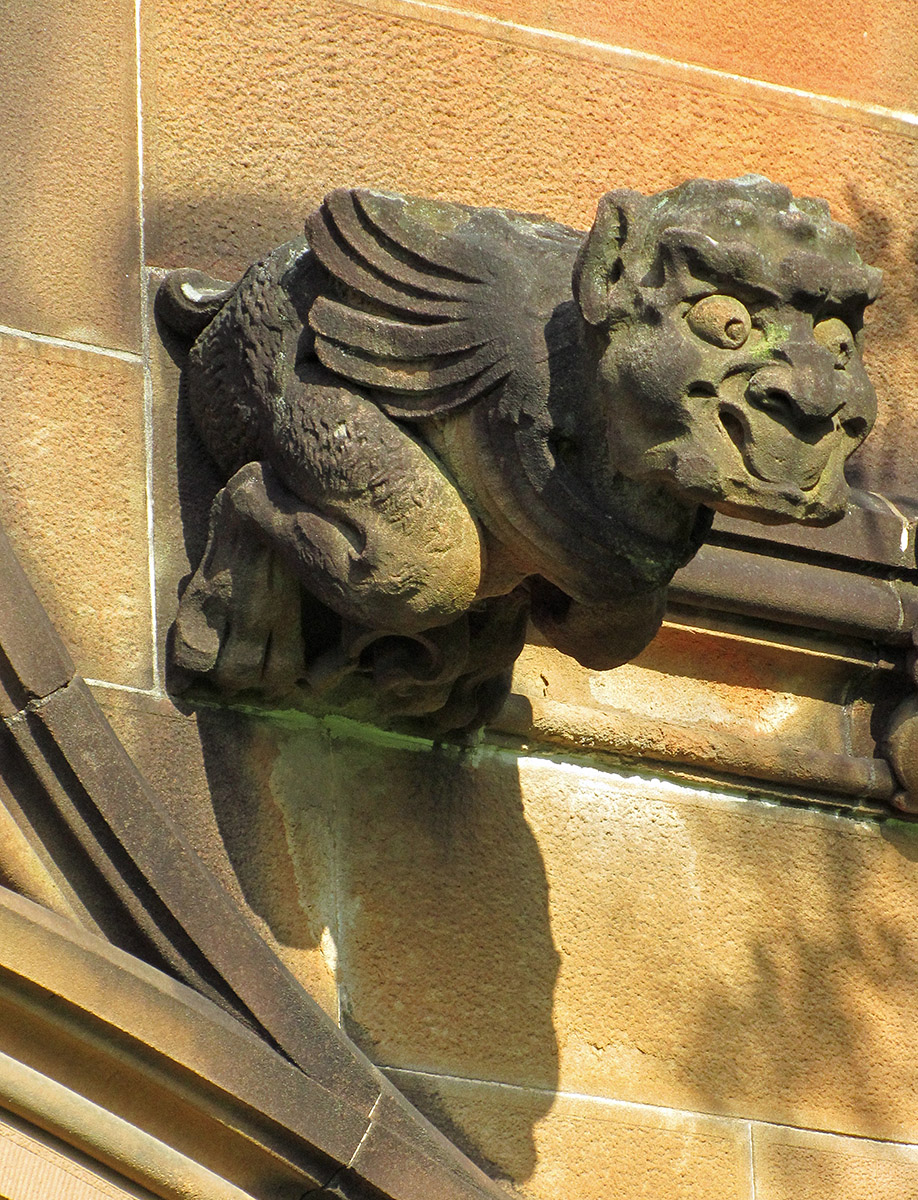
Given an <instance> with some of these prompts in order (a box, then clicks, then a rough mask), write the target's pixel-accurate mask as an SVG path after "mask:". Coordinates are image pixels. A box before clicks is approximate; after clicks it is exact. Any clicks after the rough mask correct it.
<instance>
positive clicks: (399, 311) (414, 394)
mask: <svg viewBox="0 0 918 1200" xmlns="http://www.w3.org/2000/svg"><path fill="white" fill-rule="evenodd" d="M306 234H307V237H308V239H309V244H310V247H311V249H312V251H313V253H314V254H315V256H316V258H317V259H318V260H319V262H320V263H321V264H322V266H323V267H324V269H325V271H326V272H327V275H328V280H329V283H328V288H327V289H326V290H325V291H323V293H322V294H320V295H319V296H318V297H317V299H316V300H315V302H314V303H313V305H312V308H311V310H310V313H309V325H310V328H311V329H312V331H313V333H314V334H315V339H316V340H315V352H316V356H317V357H318V359H319V361H320V362H321V363H322V364H323V365H324V366H326V367H327V368H328V369H329V370H331V371H334V372H335V373H336V374H338V375H340V376H342V377H343V378H345V379H348V380H350V381H351V382H353V383H356V384H359V385H360V386H362V387H365V388H370V389H372V391H373V393H374V399H375V400H376V402H377V403H378V404H379V406H380V407H381V408H382V409H383V410H384V411H385V412H387V413H388V414H389V415H390V416H394V417H399V418H402V419H412V418H414V419H418V418H422V417H432V416H439V415H442V414H444V413H447V412H451V411H454V410H455V409H457V408H459V407H461V406H463V405H466V404H470V403H473V402H474V401H476V400H478V399H481V398H482V397H483V396H485V395H487V394H488V393H489V392H491V391H492V390H493V389H494V388H496V387H498V386H499V385H501V384H502V383H504V382H505V381H506V380H507V379H508V378H509V377H510V376H512V375H513V373H514V372H515V371H516V370H518V369H519V370H521V371H531V361H532V352H533V345H532V339H533V338H536V339H538V338H543V337H544V327H545V323H546V321H547V320H548V318H549V317H550V315H551V312H552V309H553V307H554V304H555V303H556V302H557V297H556V296H554V295H551V296H549V295H546V294H543V293H544V290H545V289H544V282H543V281H544V279H545V272H544V271H533V269H532V263H533V248H535V249H536V250H539V249H541V250H543V251H547V252H549V253H552V254H554V255H558V253H559V252H560V254H561V256H562V270H561V272H560V279H561V281H562V283H564V282H566V280H567V279H569V268H568V263H569V261H570V260H572V259H573V256H574V254H575V253H576V250H577V247H578V246H579V243H580V235H578V234H576V233H575V232H574V231H573V230H569V229H566V227H564V226H557V225H554V224H551V223H548V222H545V221H544V219H539V218H533V219H529V218H525V217H520V216H519V215H518V214H515V213H512V214H511V213H506V212H504V211H502V210H499V209H471V208H465V207H464V206H463V205H459V204H446V203H438V202H435V201H429V200H412V199H408V198H405V197H402V196H395V195H389V194H387V193H382V192H371V191H367V190H356V189H355V190H348V189H339V190H337V191H334V192H331V193H330V194H329V195H328V196H327V197H326V199H325V201H324V203H323V204H322V206H321V208H319V209H318V210H317V212H315V213H314V214H312V216H310V218H309V220H308V221H307V223H306ZM552 276H553V277H554V278H558V272H554V273H552Z"/></svg>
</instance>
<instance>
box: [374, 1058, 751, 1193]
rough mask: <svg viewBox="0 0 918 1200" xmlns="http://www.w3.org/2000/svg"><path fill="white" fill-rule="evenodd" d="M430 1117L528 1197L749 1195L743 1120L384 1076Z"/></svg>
mask: <svg viewBox="0 0 918 1200" xmlns="http://www.w3.org/2000/svg"><path fill="white" fill-rule="evenodd" d="M392 1077H393V1080H394V1082H395V1083H396V1084H397V1085H398V1086H399V1087H400V1088H402V1089H403V1090H404V1091H405V1093H406V1094H407V1095H408V1096H409V1097H410V1099H411V1100H412V1101H413V1102H414V1103H415V1104H417V1105H418V1106H419V1107H420V1108H421V1110H422V1111H423V1112H425V1113H426V1114H427V1115H428V1116H429V1117H430V1118H431V1119H432V1120H434V1121H436V1122H438V1123H439V1124H440V1126H441V1128H443V1129H444V1130H445V1131H446V1132H447V1133H448V1134H449V1135H450V1136H451V1137H453V1138H454V1139H455V1140H456V1141H457V1142H458V1143H459V1145H461V1146H463V1148H464V1149H465V1150H466V1151H467V1153H469V1154H471V1155H472V1157H473V1158H475V1159H477V1160H478V1161H479V1162H480V1163H481V1164H482V1165H483V1166H485V1168H486V1169H487V1170H488V1171H489V1172H490V1173H491V1174H492V1175H494V1176H496V1177H497V1178H499V1179H500V1178H503V1179H506V1180H507V1181H509V1182H512V1183H514V1184H516V1185H517V1186H518V1187H519V1188H520V1191H521V1193H522V1194H523V1195H525V1196H526V1197H528V1198H530V1200H556V1198H557V1197H561V1196H564V1197H576V1200H610V1197H614V1198H615V1200H639V1198H641V1200H643V1198H644V1197H652V1198H653V1200H748V1198H749V1196H750V1195H751V1178H750V1166H751V1164H750V1155H749V1133H748V1126H747V1125H746V1123H745V1122H741V1121H735V1122H734V1121H724V1120H718V1119H717V1118H712V1117H700V1116H697V1115H695V1114H692V1113H672V1112H666V1111H665V1110H654V1109H647V1108H641V1107H638V1106H635V1105H630V1104H604V1103H603V1102H601V1101H591V1100H586V1099H581V1098H573V1097H570V1096H560V1097H558V1098H557V1099H556V1100H555V1101H554V1103H553V1104H552V1105H551V1107H550V1110H549V1111H547V1112H546V1104H545V1100H544V1097H542V1096H539V1095H537V1094H535V1093H532V1092H528V1091H526V1090H525V1089H522V1088H507V1087H498V1086H496V1085H493V1084H476V1083H468V1082H464V1081H460V1080H452V1079H440V1078H436V1077H434V1076H429V1075H413V1074H410V1073H408V1072H403V1071H395V1072H393V1073H392Z"/></svg>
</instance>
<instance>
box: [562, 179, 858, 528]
mask: <svg viewBox="0 0 918 1200" xmlns="http://www.w3.org/2000/svg"><path fill="white" fill-rule="evenodd" d="M879 282H880V273H879V272H878V271H876V270H874V269H873V268H871V267H868V266H865V265H864V263H863V262H862V261H861V259H860V258H859V256H858V254H857V251H856V250H855V247H854V241H853V238H852V236H851V233H850V231H849V230H848V229H847V228H846V227H845V226H844V225H840V224H837V223H836V222H834V221H832V220H831V218H830V216H829V210H828V207H827V205H826V204H825V203H824V201H821V200H812V199H794V198H793V196H792V195H791V193H790V192H789V191H788V190H787V188H784V187H781V186H779V185H776V184H773V183H769V182H768V180H766V179H763V178H761V177H759V176H746V177H744V178H742V179H734V180H725V181H719V182H713V181H710V180H694V181H692V182H690V183H686V184H683V185H682V186H681V187H678V188H674V189H672V190H671V191H668V192H662V193H660V194H658V195H655V196H649V197H648V196H642V195H640V194H638V193H636V192H632V191H626V190H619V191H614V192H610V193H608V195H606V196H605V197H604V198H603V199H602V201H601V202H600V205H599V211H598V213H597V217H596V221H595V223H594V225H593V228H592V230H591V231H590V234H589V236H588V238H587V240H586V242H585V243H584V246H583V249H582V250H581V253H580V256H579V258H578V261H577V265H576V267H575V270H574V290H575V294H576V297H577V300H578V303H579V305H580V310H581V312H582V314H583V317H584V319H585V321H586V323H587V344H588V349H589V350H590V352H591V355H592V361H591V363H590V366H589V370H590V381H589V387H590V388H591V389H592V392H593V396H594V399H595V400H596V401H597V402H598V403H599V404H601V405H602V407H603V410H604V411H605V412H607V413H608V422H607V428H608V438H609V453H610V458H611V461H612V462H613V464H614V466H615V468H616V469H617V470H619V471H620V472H621V473H622V474H623V475H625V476H627V477H629V478H632V479H636V480H645V481H648V482H653V483H657V484H662V485H663V486H665V487H666V488H668V489H671V490H673V491H675V492H676V493H677V494H679V495H680V496H682V497H684V498H685V499H686V500H687V501H689V502H692V503H701V504H705V505H708V506H710V507H711V508H714V509H717V510H719V511H720V512H724V513H727V514H730V515H733V516H739V517H746V518H750V519H753V520H758V521H764V522H769V523H779V522H783V521H802V522H805V523H807V524H817V525H821V524H828V523H830V522H831V521H834V520H837V519H838V518H839V517H840V516H841V515H842V514H843V513H844V511H845V503H846V498H847V484H846V482H845V477H844V463H845V460H846V459H847V458H848V457H849V455H850V454H852V453H853V451H854V450H855V449H856V448H857V447H858V446H859V445H860V443H861V442H862V441H863V439H864V438H865V437H866V436H867V434H868V432H869V431H870V429H871V427H872V425H873V422H874V419H875V416H876V397H875V394H874V390H873V387H872V385H871V383H870V381H869V379H868V378H867V374H866V372H865V370H864V367H863V364H862V362H861V330H862V325H863V316H864V310H865V308H866V307H867V305H868V304H870V303H871V302H872V301H873V300H874V299H875V298H876V295H877V291H878V288H879Z"/></svg>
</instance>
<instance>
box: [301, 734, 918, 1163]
mask: <svg viewBox="0 0 918 1200" xmlns="http://www.w3.org/2000/svg"><path fill="white" fill-rule="evenodd" d="M328 754H329V759H328V762H327V764H326V765H325V769H324V773H323V777H324V779H325V780H326V781H327V783H326V785H325V786H326V787H327V788H329V789H332V788H333V789H334V792H335V795H336V796H337V797H338V803H339V804H340V805H341V811H342V814H343V820H344V821H345V824H344V826H343V828H342V833H341V842H340V845H341V847H342V851H341V853H342V860H343V863H344V870H343V873H342V878H341V885H340V886H341V893H340V895H341V901H340V903H341V913H342V922H343V925H342V938H341V942H340V944H339V961H340V963H341V973H342V974H341V978H342V981H343V984H344V987H345V997H344V1001H345V1015H346V1021H347V1028H348V1029H349V1030H350V1031H351V1032H352V1033H353V1034H354V1036H356V1037H357V1038H358V1040H359V1041H360V1043H361V1044H362V1045H363V1046H364V1047H366V1048H367V1049H368V1050H369V1051H370V1052H371V1053H372V1054H373V1055H374V1056H375V1057H376V1059H377V1060H378V1061H381V1062H383V1063H385V1064H388V1065H393V1066H398V1067H411V1068H417V1069H421V1070H432V1071H436V1072H445V1073H449V1074H456V1075H460V1076H466V1077H472V1078H479V1079H493V1080H501V1081H506V1082H511V1083H516V1084H523V1085H529V1086H537V1087H539V1088H544V1089H549V1090H550V1089H553V1088H555V1087H556V1086H558V1085H560V1086H561V1087H562V1088H563V1089H565V1090H568V1091H576V1092H578V1093H586V1094H592V1095H602V1096H609V1097H614V1098H618V1099H623V1100H629V1101H640V1102H644V1103H652V1104H661V1105H666V1106H672V1107H676V1108H680V1107H681V1108H688V1109H694V1110H696V1111H697V1110H699V1109H700V1110H704V1111H711V1112H720V1113H725V1114H732V1115H736V1116H743V1117H753V1118H758V1119H763V1120H773V1121H781V1122H789V1123H794V1124H804V1125H808V1126H811V1127H816V1128H832V1129H838V1130H842V1131H846V1132H850V1133H860V1134H864V1135H868V1136H880V1137H889V1138H899V1139H901V1140H909V1139H914V1138H916V1137H918V1125H916V1122H915V1118H914V1112H915V1100H916V1095H918V1074H916V1071H915V1066H914V1063H915V1056H916V1035H915V1032H914V1030H915V1027H916V1021H918V1010H916V999H915V996H916V987H915V984H916V979H918V975H916V971H915V970H914V968H913V962H914V961H915V959H916V957H918V942H916V937H915V933H914V929H913V922H912V921H911V918H910V913H911V911H912V909H913V906H914V903H915V887H916V885H915V876H914V862H915V858H916V855H918V850H916V841H915V833H914V830H913V828H912V827H910V826H903V825H898V824H897V823H895V822H886V823H871V822H865V821H856V820H853V819H850V818H848V819H839V818H837V817H835V816H833V815H832V814H823V813H819V812H808V811H800V810H796V809H793V808H784V807H780V806H775V805H770V806H766V805H763V804H762V803H761V802H760V801H757V800H755V799H749V800H742V799H731V798H730V797H728V796H725V795H720V794H718V793H716V792H706V791H702V790H694V789H691V788H684V787H680V786H677V785H674V784H672V783H667V782H665V781H662V780H653V779H644V778H640V777H639V776H635V775H617V774H615V773H610V772H608V771H599V770H593V769H590V768H588V767H587V768H585V767H583V766H577V765H575V764H573V763H572V764H567V763H563V762H557V763H556V762H552V761H550V760H545V759H537V758H529V759H527V758H521V759H519V760H517V759H515V758H513V757H512V756H507V755H504V754H499V753H498V754H495V753H493V752H485V751H480V752H467V753H466V756H465V757H464V758H458V759H457V758H449V757H448V756H445V755H443V753H442V752H441V753H440V754H437V753H434V752H418V751H415V752H411V751H408V750H394V749H388V750H385V751H384V749H383V748H382V747H372V746H368V745H367V746H361V745H359V744H351V745H349V746H348V747H347V748H346V751H345V752H342V751H340V750H339V751H338V753H335V750H334V747H333V746H330V747H329V751H328ZM545 1095H546V1099H545V1103H546V1106H548V1105H549V1104H550V1095H549V1092H546V1094H545Z"/></svg>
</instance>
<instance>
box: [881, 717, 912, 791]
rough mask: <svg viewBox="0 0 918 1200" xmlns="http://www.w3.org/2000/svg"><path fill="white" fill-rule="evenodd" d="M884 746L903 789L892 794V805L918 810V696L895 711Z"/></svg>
mask: <svg viewBox="0 0 918 1200" xmlns="http://www.w3.org/2000/svg"><path fill="white" fill-rule="evenodd" d="M883 749H884V752H885V755H886V758H887V760H888V761H889V765H890V766H891V767H892V769H893V771H894V772H895V774H896V777H897V779H898V781H899V782H900V783H901V784H902V790H901V791H899V792H897V793H896V794H895V796H893V799H892V803H893V806H894V807H895V808H898V809H899V810H900V811H901V812H907V813H918V695H912V696H908V697H907V698H906V699H905V700H903V701H902V703H901V704H900V705H899V707H898V708H897V709H896V711H895V712H894V713H893V715H892V719H891V720H890V722H889V729H888V730H887V733H886V738H885V742H884V747H883Z"/></svg>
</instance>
